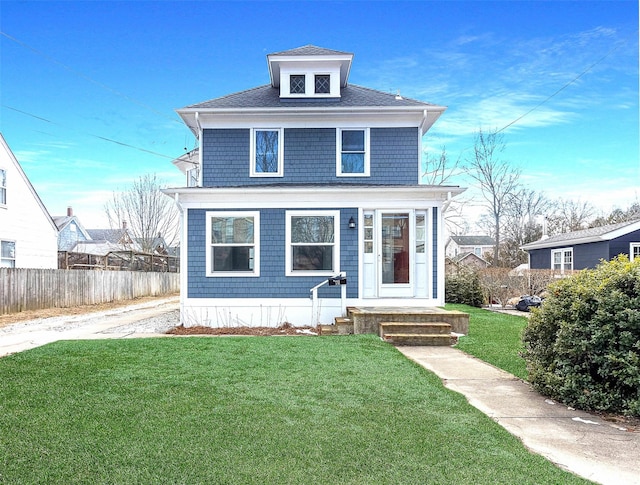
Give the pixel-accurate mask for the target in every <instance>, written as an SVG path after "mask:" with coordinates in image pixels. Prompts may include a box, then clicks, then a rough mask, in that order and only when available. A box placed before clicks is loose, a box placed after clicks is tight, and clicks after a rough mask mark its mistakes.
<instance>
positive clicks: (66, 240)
mask: <svg viewBox="0 0 640 485" xmlns="http://www.w3.org/2000/svg"><path fill="white" fill-rule="evenodd" d="M71 226H74V227H75V228H76V230H75V231H72V230H71ZM83 241H87V238H86V237H85V236H84V234H83V233H82V231H81V230H80V229H79V228H78V225H77V224H76V223H75V222H73V221H72V222H70V223H69V224H68V225H67V226H66V227H65V228H64V229H63V230H62V231H60V233H59V235H58V251H71V250H72V249H73V248H74V246H75V245H76V244H77V243H79V242H83Z"/></svg>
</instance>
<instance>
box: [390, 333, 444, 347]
mask: <svg viewBox="0 0 640 485" xmlns="http://www.w3.org/2000/svg"><path fill="white" fill-rule="evenodd" d="M382 339H383V340H384V341H386V342H389V343H392V344H393V345H414V346H432V347H433V346H449V345H452V343H453V339H452V337H451V335H443V334H419V333H385V334H384V335H383V336H382Z"/></svg>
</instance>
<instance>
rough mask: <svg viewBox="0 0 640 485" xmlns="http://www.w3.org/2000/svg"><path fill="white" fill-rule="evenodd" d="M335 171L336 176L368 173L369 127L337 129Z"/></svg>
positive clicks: (364, 174) (366, 174) (362, 175)
mask: <svg viewBox="0 0 640 485" xmlns="http://www.w3.org/2000/svg"><path fill="white" fill-rule="evenodd" d="M337 135H338V139H337V143H336V144H337V147H338V153H337V160H336V165H337V167H336V172H337V175H338V176H348V177H353V176H360V177H366V176H368V175H369V129H368V128H360V129H351V128H350V129H338V132H337Z"/></svg>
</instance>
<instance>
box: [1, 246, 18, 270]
mask: <svg viewBox="0 0 640 485" xmlns="http://www.w3.org/2000/svg"><path fill="white" fill-rule="evenodd" d="M4 242H7V243H13V245H14V246H13V250H14V253H13V258H3V257H2V252H1V251H2V243H4ZM15 247H16V241H14V240H11V239H0V261H13V266H3V265H2V264H0V268H15V267H16V254H15V251H16V248H15Z"/></svg>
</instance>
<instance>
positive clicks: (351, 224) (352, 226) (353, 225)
mask: <svg viewBox="0 0 640 485" xmlns="http://www.w3.org/2000/svg"><path fill="white" fill-rule="evenodd" d="M355 228H356V221H354V220H353V217H351V218H350V219H349V229H355Z"/></svg>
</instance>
